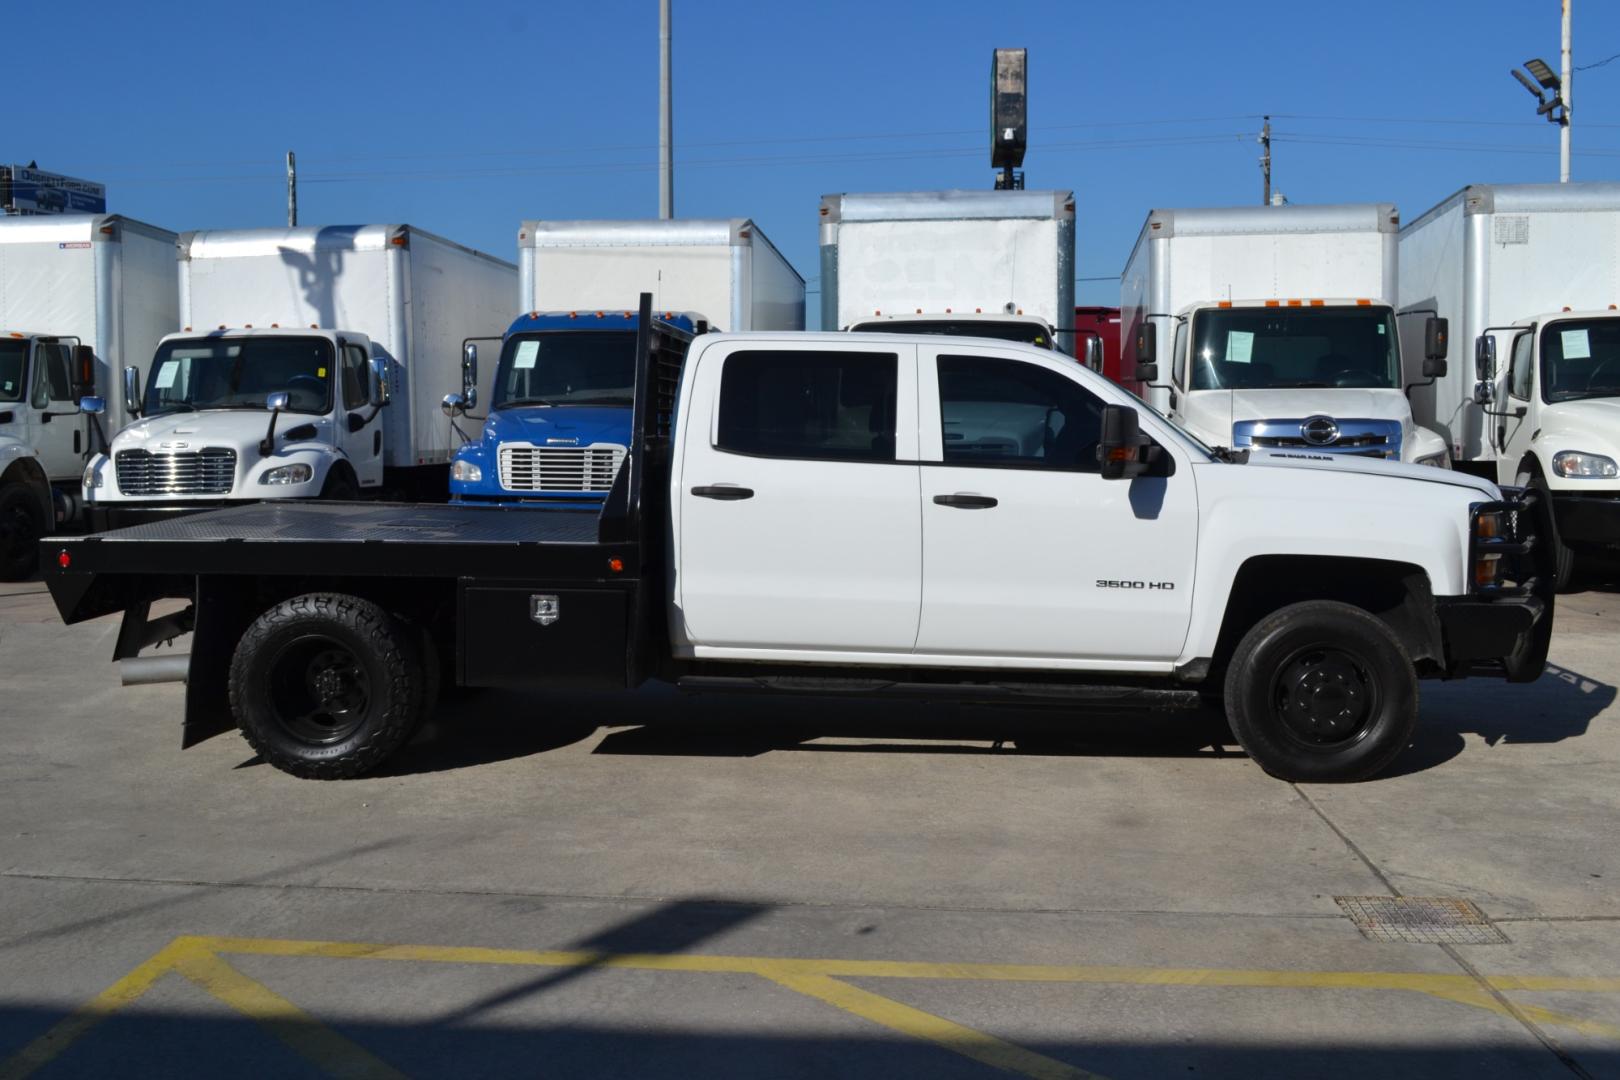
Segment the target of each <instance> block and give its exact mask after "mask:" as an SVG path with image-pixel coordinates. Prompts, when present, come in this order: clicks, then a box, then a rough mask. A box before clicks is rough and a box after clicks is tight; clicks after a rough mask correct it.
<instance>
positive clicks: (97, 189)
mask: <svg viewBox="0 0 1620 1080" xmlns="http://www.w3.org/2000/svg"><path fill="white" fill-rule="evenodd" d="M0 207H3V208H4V210H5V212H6V213H8V214H105V213H106V212H107V188H106V185H104V184H97V183H93V182H91V181H89V180H79V179H77V178H75V177H72V176H62V175H60V174H58V173H51V172H46V171H45V170H43V169H36V168H33V167H32V166H28V165H0Z"/></svg>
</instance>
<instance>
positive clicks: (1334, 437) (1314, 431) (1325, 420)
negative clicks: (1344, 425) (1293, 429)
mask: <svg viewBox="0 0 1620 1080" xmlns="http://www.w3.org/2000/svg"><path fill="white" fill-rule="evenodd" d="M1299 435H1300V438H1302V439H1304V440H1305V441H1306V442H1308V443H1310V444H1311V445H1312V446H1332V445H1333V444H1334V443H1336V442H1338V441H1339V425H1338V424H1337V423H1336V422H1335V421H1334V419H1333V417H1331V416H1313V417H1311V418H1310V419H1308V420H1302V421H1300V425H1299Z"/></svg>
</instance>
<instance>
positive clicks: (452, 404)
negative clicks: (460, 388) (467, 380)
mask: <svg viewBox="0 0 1620 1080" xmlns="http://www.w3.org/2000/svg"><path fill="white" fill-rule="evenodd" d="M439 408H441V409H443V410H444V415H446V416H452V417H453V416H459V415H460V414H462V413H464V412H466V411H467V399H466V398H463V397H462V396H461V395H460V394H446V395H444V400H443V401H441V402H439Z"/></svg>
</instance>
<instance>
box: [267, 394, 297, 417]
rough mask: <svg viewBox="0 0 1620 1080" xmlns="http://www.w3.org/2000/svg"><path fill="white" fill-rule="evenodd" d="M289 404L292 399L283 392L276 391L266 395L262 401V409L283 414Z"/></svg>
mask: <svg viewBox="0 0 1620 1080" xmlns="http://www.w3.org/2000/svg"><path fill="white" fill-rule="evenodd" d="M291 403H292V398H291V397H289V396H288V394H287V391H285V390H277V391H276V392H275V393H273V394H269V395H266V397H265V399H264V407H265V408H267V409H269V410H270V411H271V412H284V411H285V410H286V408H287V406H288V405H290V404H291Z"/></svg>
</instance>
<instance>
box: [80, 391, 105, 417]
mask: <svg viewBox="0 0 1620 1080" xmlns="http://www.w3.org/2000/svg"><path fill="white" fill-rule="evenodd" d="M79 411H80V412H82V413H84V414H85V415H86V416H100V415H101V414H102V413H104V412H106V411H107V399H106V398H98V397H89V396H86V397H82V398H80V399H79Z"/></svg>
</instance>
